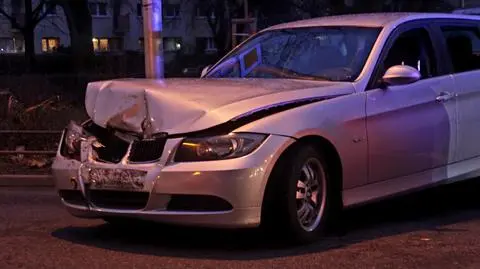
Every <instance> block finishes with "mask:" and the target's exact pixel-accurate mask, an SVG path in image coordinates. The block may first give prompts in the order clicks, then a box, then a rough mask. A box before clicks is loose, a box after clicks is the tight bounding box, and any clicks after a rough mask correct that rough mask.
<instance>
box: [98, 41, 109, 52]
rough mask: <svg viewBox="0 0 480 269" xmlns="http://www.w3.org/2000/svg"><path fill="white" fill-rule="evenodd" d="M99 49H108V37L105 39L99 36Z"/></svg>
mask: <svg viewBox="0 0 480 269" xmlns="http://www.w3.org/2000/svg"><path fill="white" fill-rule="evenodd" d="M99 49H100V51H108V50H109V46H108V39H106V38H101V39H100V43H99Z"/></svg>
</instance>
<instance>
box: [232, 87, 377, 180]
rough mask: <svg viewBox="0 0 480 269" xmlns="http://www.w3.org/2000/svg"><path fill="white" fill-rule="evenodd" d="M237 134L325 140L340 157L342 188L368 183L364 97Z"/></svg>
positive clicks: (310, 108)
mask: <svg viewBox="0 0 480 269" xmlns="http://www.w3.org/2000/svg"><path fill="white" fill-rule="evenodd" d="M352 87H353V86H352ZM236 131H238V132H258V133H273V134H277V135H285V136H292V137H295V138H297V139H299V138H302V137H306V136H319V137H323V138H325V139H327V140H328V141H330V142H331V143H332V144H333V145H334V146H335V147H336V149H337V151H338V154H339V155H340V158H341V160H342V170H343V187H344V188H353V187H356V186H361V185H364V184H366V183H367V146H368V145H367V137H366V135H367V133H366V128H365V93H355V94H351V95H346V96H342V97H337V98H334V99H330V100H325V101H322V102H318V103H314V104H310V105H306V106H302V107H299V108H295V109H292V110H288V111H285V112H282V113H278V114H275V115H272V116H269V117H267V118H263V119H261V120H258V121H255V122H252V123H250V124H247V125H245V126H243V127H241V128H238V129H237V130H236ZM327 158H328V156H327Z"/></svg>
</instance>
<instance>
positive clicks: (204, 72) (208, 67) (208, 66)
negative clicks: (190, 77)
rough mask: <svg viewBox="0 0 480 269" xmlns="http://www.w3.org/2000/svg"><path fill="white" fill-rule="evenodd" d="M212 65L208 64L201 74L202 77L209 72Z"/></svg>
mask: <svg viewBox="0 0 480 269" xmlns="http://www.w3.org/2000/svg"><path fill="white" fill-rule="evenodd" d="M210 67H211V65H207V66H205V67H204V68H203V69H202V74H201V75H200V77H201V78H203V77H204V76H205V75H206V74H207V73H208V70H209V69H210Z"/></svg>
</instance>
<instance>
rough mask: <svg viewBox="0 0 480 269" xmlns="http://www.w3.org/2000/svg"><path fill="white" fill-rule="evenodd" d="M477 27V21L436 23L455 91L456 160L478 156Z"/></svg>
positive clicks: (479, 89)
mask: <svg viewBox="0 0 480 269" xmlns="http://www.w3.org/2000/svg"><path fill="white" fill-rule="evenodd" d="M479 27H480V23H479V22H478V21H465V20H464V21H449V22H444V23H442V24H438V28H439V30H440V31H439V32H440V33H441V35H442V37H443V38H444V40H443V41H444V42H443V43H444V44H446V46H445V47H446V51H447V54H448V56H449V57H448V56H447V58H450V61H448V60H447V62H451V63H452V64H451V65H450V66H451V67H452V70H451V73H452V75H453V79H454V83H455V85H456V87H457V88H458V97H457V100H458V117H457V118H458V137H457V139H458V141H457V143H458V150H457V156H456V159H457V160H458V161H463V160H467V159H471V158H474V157H478V156H480V143H479V139H480V112H479V109H480V83H479V81H480V30H479Z"/></svg>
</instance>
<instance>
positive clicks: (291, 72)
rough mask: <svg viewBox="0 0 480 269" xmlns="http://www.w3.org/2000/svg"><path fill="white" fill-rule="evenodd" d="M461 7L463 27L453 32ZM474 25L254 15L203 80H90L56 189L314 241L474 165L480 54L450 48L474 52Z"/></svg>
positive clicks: (119, 205)
mask: <svg viewBox="0 0 480 269" xmlns="http://www.w3.org/2000/svg"><path fill="white" fill-rule="evenodd" d="M455 20H458V21H461V22H462V23H463V24H458V25H457V24H455V25H456V26H455V27H460V28H461V27H464V28H465V31H463V32H462V31H456V30H455V31H452V33H450V34H449V32H448V31H450V30H449V29H450V28H451V25H449V23H451V22H453V21H455ZM469 23H470V24H471V25H470V26H471V27H470V26H469ZM478 26H479V22H478V21H477V20H476V19H473V18H470V17H468V16H464V15H455V14H443V15H442V14H405V13H402V14H395V13H393V14H373V15H351V16H340V17H325V18H320V19H313V20H307V21H300V22H294V23H288V24H282V25H278V26H274V27H271V28H268V29H266V30H263V31H261V32H260V33H258V34H256V35H254V36H253V37H251V38H250V39H249V40H248V41H246V42H244V43H243V44H241V45H240V46H238V47H237V48H235V49H234V50H233V51H231V52H230V53H229V54H227V55H226V56H225V57H224V58H223V59H222V60H220V61H219V62H218V63H217V64H215V65H213V66H211V67H209V68H207V69H205V71H204V72H203V74H202V77H201V78H199V79H165V80H162V81H160V80H148V79H119V80H111V81H100V82H93V83H90V84H89V85H88V87H87V91H86V98H85V107H86V110H87V112H88V115H89V117H90V119H89V120H88V121H86V122H84V123H82V124H76V123H72V124H70V125H69V126H68V127H67V128H66V129H65V132H64V134H63V136H62V139H61V143H60V147H59V149H58V154H57V156H56V159H55V162H54V164H53V174H54V178H55V182H56V188H57V190H58V192H59V195H60V197H61V199H62V202H63V204H64V205H65V206H66V208H67V209H68V211H69V212H70V213H71V214H73V215H74V216H77V217H82V218H103V219H106V220H108V221H110V222H112V223H115V221H116V220H121V218H136V219H144V220H151V221H156V222H165V223H173V224H182V225H195V226H207V227H222V228H242V227H256V226H259V225H260V224H262V225H265V226H266V227H271V228H273V229H271V230H272V231H273V230H275V231H279V232H280V233H281V235H282V236H287V235H288V236H291V238H294V239H297V240H299V241H302V242H306V241H311V240H314V239H315V238H317V237H318V235H320V234H322V233H323V232H324V231H325V228H326V225H327V223H329V222H328V221H329V220H333V218H332V216H334V213H335V212H338V211H339V210H341V209H343V208H346V207H350V206H353V205H359V204H363V203H366V202H371V201H375V200H378V199H380V198H386V197H389V196H391V195H394V194H399V193H404V192H406V191H411V190H417V189H418V188H420V187H427V186H432V185H435V184H438V183H444V182H452V181H455V180H462V179H467V178H469V177H472V176H475V175H478V172H479V168H480V159H479V157H478V156H480V146H478V145H477V144H478V143H477V144H475V143H472V141H473V140H474V139H475V138H478V136H480V128H479V127H478V122H480V115H479V114H478V113H476V112H469V111H468V110H469V109H470V110H472V109H474V108H476V107H478V104H480V100H477V99H478V96H480V95H478V94H471V93H472V92H471V91H480V88H479V87H476V88H475V87H466V85H476V84H475V83H473V84H472V79H478V76H479V75H480V74H478V73H476V72H478V70H479V69H480V66H478V67H476V66H474V65H473V64H472V65H468V66H467V65H462V66H460V67H458V68H457V66H458V64H459V63H462V62H461V61H459V60H458V58H455V57H464V58H462V59H464V60H465V61H467V60H469V59H470V60H471V59H472V57H476V56H473V55H474V54H473V52H472V51H470V53H471V55H468V50H465V48H467V47H468V44H467V43H468V40H469V39H468V38H471V37H472V36H474V35H473V34H472V35H470V36H469V35H468V33H467V32H468V30H469V29H474V30H475V31H478ZM442 27H443V28H442ZM449 27H450V28H449ZM452 27H453V26H452ZM468 27H470V28H468ZM462 33H465V37H466V38H467V39H465V38H462V37H460V38H459V37H458V36H457V35H461V34H462ZM432 40H436V41H437V42H432ZM439 40H445V42H443V41H442V42H440V41H439ZM465 40H466V41H465ZM470 45H471V44H470ZM470 48H472V47H471V46H470ZM460 52H461V53H460ZM462 55H463V56H462ZM439 57H442V58H441V59H442V60H441V61H440V58H439ZM462 61H463V60H462ZM465 68H466V69H465ZM468 68H471V69H468ZM466 71H470V72H468V73H465V72H466ZM460 73H461V74H460ZM458 74H460V75H458ZM469 83H470V84H469ZM459 96H464V98H457V97H459ZM475 98H477V99H475ZM461 102H464V103H463V104H461ZM474 102H477V103H476V105H474ZM472 111H475V110H472ZM476 131H479V133H476ZM466 134H468V135H466Z"/></svg>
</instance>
